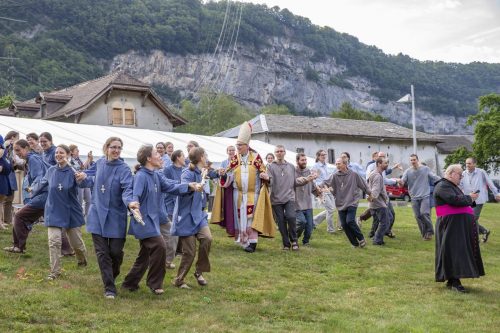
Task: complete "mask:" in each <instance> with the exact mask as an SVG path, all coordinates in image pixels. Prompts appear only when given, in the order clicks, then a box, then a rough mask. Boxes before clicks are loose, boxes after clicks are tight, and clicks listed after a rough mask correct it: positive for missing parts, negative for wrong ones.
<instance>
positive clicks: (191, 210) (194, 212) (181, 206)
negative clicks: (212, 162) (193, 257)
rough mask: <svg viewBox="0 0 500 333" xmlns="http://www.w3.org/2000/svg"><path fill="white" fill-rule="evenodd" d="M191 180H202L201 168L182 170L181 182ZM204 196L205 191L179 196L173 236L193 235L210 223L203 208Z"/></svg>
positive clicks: (184, 182)
mask: <svg viewBox="0 0 500 333" xmlns="http://www.w3.org/2000/svg"><path fill="white" fill-rule="evenodd" d="M190 182H197V183H199V182H201V171H200V169H198V168H196V169H195V170H194V171H192V170H189V168H187V169H184V170H183V171H182V177H181V183H182V184H186V183H190ZM203 196H204V193H203V192H192V193H188V194H184V195H180V196H179V197H178V198H177V203H176V205H175V209H174V220H173V225H172V229H171V234H172V235H173V236H192V235H195V234H197V233H198V232H199V231H200V229H201V228H203V227H205V226H207V225H208V215H207V213H206V212H205V211H203V210H202V204H203Z"/></svg>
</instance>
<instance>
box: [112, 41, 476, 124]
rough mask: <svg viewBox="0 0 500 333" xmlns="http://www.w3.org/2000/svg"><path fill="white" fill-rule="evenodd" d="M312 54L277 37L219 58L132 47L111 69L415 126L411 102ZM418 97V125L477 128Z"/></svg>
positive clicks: (177, 85)
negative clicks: (384, 97) (381, 94)
mask: <svg viewBox="0 0 500 333" xmlns="http://www.w3.org/2000/svg"><path fill="white" fill-rule="evenodd" d="M313 55H314V51H313V50H311V49H309V48H308V47H306V46H304V45H301V44H297V43H294V42H291V41H290V40H289V39H287V38H278V37H275V38H272V39H269V41H268V44H267V46H265V47H262V48H260V49H259V50H255V49H250V48H248V47H238V48H237V49H236V50H235V51H234V52H232V51H231V52H224V53H217V54H216V55H215V56H214V55H213V54H207V53H205V54H198V55H186V56H181V55H176V54H171V53H164V52H162V51H153V52H151V53H149V54H142V53H140V52H137V51H130V52H127V53H125V54H120V55H117V56H115V57H114V58H113V60H112V61H111V64H110V68H109V70H110V71H115V70H118V69H121V70H126V71H127V72H129V73H131V74H133V75H134V76H136V77H138V78H140V79H141V80H143V81H144V82H147V83H150V84H154V85H160V86H168V87H170V88H171V89H175V90H176V91H178V92H179V93H180V95H181V96H182V97H185V98H192V97H194V98H196V97H197V95H198V94H199V93H200V92H202V91H204V90H211V91H216V92H224V93H226V94H229V95H231V96H233V97H234V98H236V99H237V100H238V101H240V102H241V103H242V104H244V105H246V106H248V107H250V108H252V109H258V108H260V107H262V106H265V105H269V104H273V103H276V104H286V105H288V106H291V107H293V109H294V110H295V111H296V112H297V113H306V114H311V113H320V114H329V113H330V112H331V111H332V110H337V109H338V108H339V107H340V105H341V104H342V103H343V102H350V103H351V104H352V105H353V106H355V107H356V108H359V109H362V110H366V111H370V112H374V113H376V114H380V115H382V116H384V117H386V118H388V119H390V120H391V121H392V122H395V123H397V124H400V125H407V124H411V108H410V106H409V105H405V104H400V103H396V102H395V101H390V102H388V103H382V102H381V101H380V100H379V99H378V98H377V97H375V96H373V95H371V94H370V91H371V90H372V89H374V88H376V87H375V86H373V84H371V83H370V82H369V81H368V80H366V79H364V78H362V77H346V76H345V73H346V68H345V67H343V66H339V65H338V64H337V63H336V61H335V59H334V58H330V59H327V60H325V61H321V62H313V61H311V57H313ZM408 90H410V87H408ZM415 95H416V96H415V100H416V107H417V112H416V114H417V126H418V127H419V129H422V130H424V131H426V132H428V133H443V134H452V133H459V134H464V133H471V132H472V129H471V128H470V127H467V126H466V125H465V122H466V118H465V117H464V118H455V117H453V116H447V115H439V116H436V115H432V114H431V113H430V112H428V111H426V110H422V109H420V108H419V107H418V86H417V87H415Z"/></svg>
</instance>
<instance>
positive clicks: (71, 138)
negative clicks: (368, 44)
mask: <svg viewBox="0 0 500 333" xmlns="http://www.w3.org/2000/svg"><path fill="white" fill-rule="evenodd" d="M11 130H14V131H18V132H19V133H20V137H21V138H25V136H26V134H28V133H32V132H34V133H37V134H40V133H41V132H49V133H50V134H52V138H53V142H54V144H55V145H57V144H61V143H64V144H67V145H69V144H75V145H77V146H78V148H79V149H80V154H81V155H82V156H86V155H87V153H88V152H89V151H92V152H93V154H94V156H95V157H98V156H101V155H102V145H103V144H104V142H105V141H106V139H107V138H109V137H111V136H117V137H119V138H121V139H122V140H123V151H122V154H121V156H122V158H123V159H124V160H125V161H126V162H127V163H128V164H129V165H134V164H136V163H137V161H136V153H137V150H138V149H139V147H140V146H141V145H142V144H147V143H150V144H156V143H157V142H160V141H161V142H166V141H170V142H172V143H173V144H174V147H175V149H183V150H184V151H185V148H186V145H187V142H188V141H189V140H195V141H197V142H198V143H199V144H200V146H201V147H203V148H204V149H205V151H206V152H207V154H208V159H209V160H210V161H212V162H213V163H214V166H215V167H217V166H218V165H219V164H220V163H221V162H222V161H223V160H225V159H226V158H227V155H226V147H227V146H229V145H234V144H235V143H236V142H235V141H236V140H235V139H232V138H223V137H215V136H204V135H196V134H188V133H173V132H162V131H153V130H149V129H136V128H127V127H116V126H99V125H82V124H73V123H64V122H57V121H48V120H40V119H27V118H15V117H5V116H0V134H2V135H5V134H6V133H7V132H8V131H11ZM250 146H251V147H252V148H253V149H255V150H256V151H257V152H259V154H260V155H261V157H262V158H263V159H264V158H265V155H266V154H267V153H272V152H274V146H273V145H270V144H267V143H265V142H262V141H257V140H252V141H251V143H250ZM285 157H286V160H287V161H288V162H290V163H292V164H293V165H295V152H293V151H289V150H287V154H286V156H285ZM307 162H308V163H307V164H308V166H312V165H313V164H314V159H313V158H308V161H307Z"/></svg>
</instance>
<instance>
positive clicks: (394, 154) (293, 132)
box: [217, 114, 443, 173]
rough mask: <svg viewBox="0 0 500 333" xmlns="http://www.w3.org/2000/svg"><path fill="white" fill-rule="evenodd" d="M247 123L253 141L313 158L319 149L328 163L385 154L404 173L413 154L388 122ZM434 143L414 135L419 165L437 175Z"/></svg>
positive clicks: (404, 131)
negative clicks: (342, 157) (346, 155)
mask: <svg viewBox="0 0 500 333" xmlns="http://www.w3.org/2000/svg"><path fill="white" fill-rule="evenodd" d="M250 123H251V124H252V129H253V133H252V138H253V139H256V140H260V141H264V142H267V143H270V144H272V145H277V144H281V145H284V146H285V148H286V149H288V150H291V151H295V152H304V153H305V154H306V155H307V156H311V157H315V156H316V152H317V151H318V150H319V149H324V150H326V151H327V152H328V162H329V163H334V162H335V158H337V157H339V156H340V154H341V153H342V152H344V151H346V152H349V154H350V155H351V161H352V162H356V163H359V164H361V165H363V166H364V165H366V163H367V162H368V161H370V160H371V154H372V152H374V151H385V152H387V154H388V156H389V158H390V160H391V162H394V163H395V162H402V164H403V168H405V169H406V168H407V167H408V165H409V157H410V154H412V153H413V141H412V140H413V137H412V131H411V130H410V129H408V128H405V127H402V126H399V125H396V124H393V123H389V122H375V121H365V120H348V119H338V118H329V117H318V118H310V117H301V116H288V115H273V114H270V115H259V116H257V117H255V118H253V119H252V120H250ZM238 131H239V126H237V127H234V128H231V129H228V130H226V131H224V132H221V133H219V134H217V135H218V136H224V137H230V138H235V137H237V136H238ZM438 142H440V140H439V138H437V137H436V136H433V135H430V134H426V133H422V132H417V143H418V144H417V147H418V149H417V155H418V156H419V159H420V161H421V162H424V163H426V164H427V165H428V166H429V167H430V168H431V169H433V170H434V171H437V172H438V173H439V172H440V169H442V167H443V166H442V165H440V164H438V159H437V149H436V143H438ZM261 154H264V152H261Z"/></svg>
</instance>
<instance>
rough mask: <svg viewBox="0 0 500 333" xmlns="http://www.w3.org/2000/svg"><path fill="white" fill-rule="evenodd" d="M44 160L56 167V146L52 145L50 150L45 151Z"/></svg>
mask: <svg viewBox="0 0 500 333" xmlns="http://www.w3.org/2000/svg"><path fill="white" fill-rule="evenodd" d="M43 160H44V161H45V163H48V164H50V165H56V164H57V161H56V146H54V145H52V146H50V147H49V149H47V150H44V151H43Z"/></svg>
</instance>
